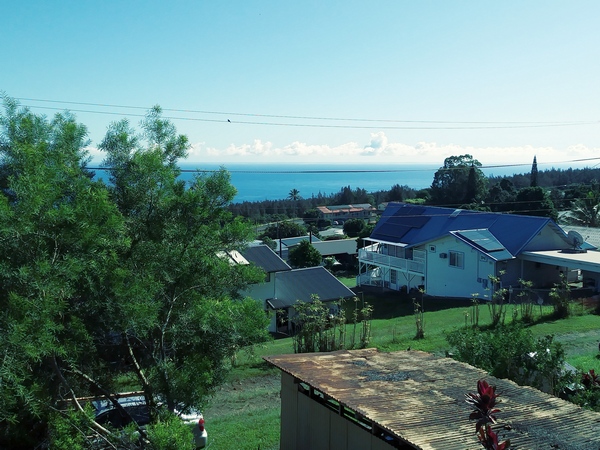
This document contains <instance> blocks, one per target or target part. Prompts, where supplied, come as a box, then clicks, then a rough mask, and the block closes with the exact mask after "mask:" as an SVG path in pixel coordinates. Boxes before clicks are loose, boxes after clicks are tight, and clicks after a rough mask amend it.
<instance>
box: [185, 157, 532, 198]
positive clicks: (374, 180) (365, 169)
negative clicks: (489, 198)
mask: <svg viewBox="0 0 600 450" xmlns="http://www.w3.org/2000/svg"><path fill="white" fill-rule="evenodd" d="M180 167H181V169H183V170H185V171H186V172H184V173H183V174H182V178H183V179H185V180H191V178H192V177H193V175H194V172H193V171H196V170H198V171H200V172H202V171H204V172H208V171H214V170H218V169H219V165H215V164H190V163H186V164H181V166H180ZM223 167H224V168H225V169H226V170H228V171H229V173H230V174H231V184H233V185H234V186H235V188H236V189H237V191H238V193H237V195H236V197H235V199H234V202H236V203H239V202H244V201H249V202H253V201H262V200H280V199H286V198H287V197H288V195H289V192H290V190H292V189H298V191H300V196H302V197H303V198H310V197H312V196H317V195H318V194H319V193H321V194H324V195H325V194H333V193H336V192H339V191H340V189H342V188H343V187H345V186H350V187H351V188H352V189H356V188H361V189H365V190H366V191H368V192H373V191H379V190H389V189H390V188H391V187H392V186H393V185H395V184H399V185H401V186H402V185H406V186H408V187H411V188H414V189H423V188H427V187H429V186H431V183H432V181H433V176H434V174H435V172H436V171H437V170H438V169H439V168H440V166H439V165H438V164H410V165H389V164H385V165H383V164H381V165H378V164H370V165H356V164H336V165H332V164H224V165H223ZM530 169H531V168H530V167H523V166H520V167H493V168H483V169H482V170H483V172H484V173H485V174H486V175H488V176H489V175H495V176H505V175H512V174H514V173H525V172H529V170H530ZM188 171H191V172H188Z"/></svg>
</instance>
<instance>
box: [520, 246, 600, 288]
mask: <svg viewBox="0 0 600 450" xmlns="http://www.w3.org/2000/svg"><path fill="white" fill-rule="evenodd" d="M519 259H521V260H522V261H528V262H531V263H533V266H532V267H534V268H535V269H544V268H545V270H546V273H548V271H549V270H555V271H556V270H559V271H564V273H565V275H567V274H568V273H569V271H572V270H581V276H582V281H583V287H591V288H593V289H594V292H597V291H598V286H600V252H596V251H580V250H544V251H536V252H523V253H521V254H520V255H519ZM521 272H522V278H523V279H533V277H531V276H530V275H531V272H529V273H528V272H527V267H526V266H525V265H522V268H521ZM528 275H529V276H528Z"/></svg>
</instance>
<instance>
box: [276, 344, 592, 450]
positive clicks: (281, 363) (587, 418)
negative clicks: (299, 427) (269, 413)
mask: <svg viewBox="0 0 600 450" xmlns="http://www.w3.org/2000/svg"><path fill="white" fill-rule="evenodd" d="M265 360H266V361H268V362H270V363H271V364H273V365H275V366H277V367H278V368H280V369H281V370H282V371H284V372H286V373H288V374H290V375H292V376H293V377H295V378H296V379H297V380H298V381H299V382H303V383H306V384H308V385H310V386H311V387H312V388H314V389H317V390H318V391H320V392H322V393H324V394H325V395H327V396H329V397H331V398H332V399H334V400H336V401H338V402H340V404H342V405H343V406H345V407H348V408H351V409H353V410H354V411H357V412H358V413H360V414H362V415H363V416H364V417H366V418H368V419H369V420H371V421H373V423H374V424H377V426H378V427H380V428H381V429H383V430H386V431H387V432H389V433H391V434H392V435H393V436H395V437H397V438H399V439H400V440H401V441H403V442H406V443H408V444H410V445H411V446H413V447H414V448H418V449H444V450H451V449H457V450H458V449H460V450H464V449H476V448H481V447H480V446H479V443H478V441H477V437H476V435H475V424H474V422H473V421H470V420H469V414H470V412H471V408H470V407H469V405H468V404H467V403H466V402H465V394H466V393H468V392H476V390H477V381H478V380H480V379H482V378H485V379H486V380H487V381H488V382H489V383H490V384H493V385H496V386H497V392H498V393H500V394H501V397H500V398H499V400H500V403H499V405H498V407H499V408H500V410H501V411H500V412H499V413H498V414H497V418H498V424H496V425H495V426H494V428H495V430H496V431H498V432H499V435H500V437H501V439H503V440H504V439H510V440H511V444H512V445H513V447H512V448H514V449H563V450H567V449H578V450H584V449H585V450H591V449H595V450H597V449H599V448H600V414H599V413H594V412H591V411H586V410H583V409H581V408H579V407H578V406H576V405H574V404H572V403H569V402H567V401H564V400H560V399H558V398H556V397H553V396H550V395H547V394H544V393H542V392H540V391H538V390H536V389H533V388H530V387H524V386H518V385H517V384H515V383H513V382H511V381H508V380H501V379H497V378H494V377H491V376H488V375H487V373H486V372H484V371H482V370H479V369H477V368H474V367H472V366H469V365H467V364H463V363H460V362H458V361H454V360H453V359H450V358H440V357H436V356H434V355H431V354H429V353H424V352H418V351H408V352H394V353H381V352H378V351H377V350H376V349H366V350H354V351H346V350H344V351H338V352H332V353H312V354H291V355H277V356H268V357H265ZM282 408H285V405H284V404H282Z"/></svg>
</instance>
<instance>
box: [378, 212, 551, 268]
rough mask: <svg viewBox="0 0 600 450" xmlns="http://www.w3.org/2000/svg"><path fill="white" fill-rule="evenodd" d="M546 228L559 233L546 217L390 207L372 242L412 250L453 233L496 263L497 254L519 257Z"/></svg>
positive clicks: (500, 257)
mask: <svg viewBox="0 0 600 450" xmlns="http://www.w3.org/2000/svg"><path fill="white" fill-rule="evenodd" d="M546 225H551V226H553V227H554V228H555V229H556V230H557V232H558V231H560V229H559V228H558V226H557V225H556V224H554V222H553V221H552V220H551V219H549V218H547V217H535V216H520V215H516V214H500V213H488V212H480V211H469V210H460V209H452V208H441V207H437V206H422V205H411V204H407V203H390V204H388V206H387V208H386V209H385V211H384V212H383V215H382V216H381V218H380V219H379V222H378V223H377V225H376V226H375V229H374V230H373V233H371V238H373V239H376V240H380V241H385V242H393V243H398V244H406V245H408V246H415V245H420V244H423V243H426V242H429V241H431V240H433V239H437V238H440V237H443V236H446V235H448V234H449V233H453V234H455V235H457V236H458V237H460V238H462V239H463V240H464V241H466V242H469V243H470V245H473V246H474V247H477V248H479V249H480V250H481V251H483V252H485V253H487V254H490V255H491V256H493V257H494V258H496V257H497V256H498V257H499V258H496V259H506V258H507V257H508V255H506V254H505V255H501V254H500V253H498V252H502V251H507V252H509V253H510V255H512V256H516V255H518V254H519V253H520V252H521V251H522V250H523V248H524V247H525V246H526V245H527V243H528V242H529V241H531V239H533V238H534V237H535V236H536V235H537V233H539V232H540V231H541V230H542V228H544V227H545V226H546ZM475 230H477V231H475ZM483 230H485V231H483ZM458 232H460V233H458ZM495 252H496V255H494V253H495Z"/></svg>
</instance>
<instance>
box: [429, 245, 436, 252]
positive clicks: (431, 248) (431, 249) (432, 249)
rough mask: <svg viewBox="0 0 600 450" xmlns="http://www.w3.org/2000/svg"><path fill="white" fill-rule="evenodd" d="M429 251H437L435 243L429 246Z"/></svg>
mask: <svg viewBox="0 0 600 450" xmlns="http://www.w3.org/2000/svg"><path fill="white" fill-rule="evenodd" d="M429 251H430V252H431V253H435V245H430V246H429Z"/></svg>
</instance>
